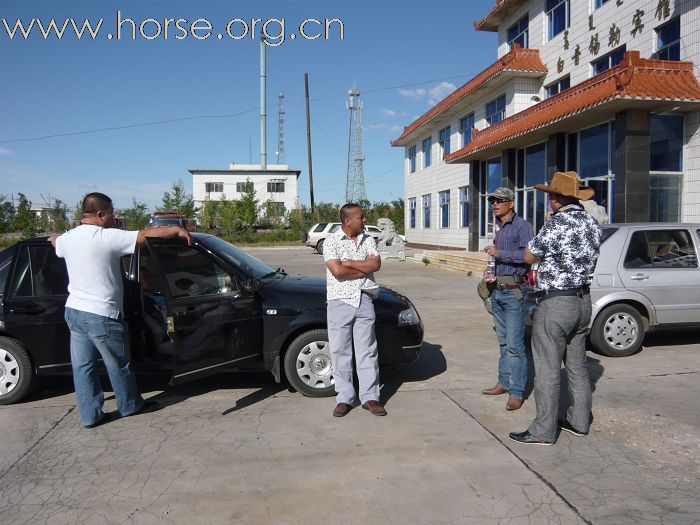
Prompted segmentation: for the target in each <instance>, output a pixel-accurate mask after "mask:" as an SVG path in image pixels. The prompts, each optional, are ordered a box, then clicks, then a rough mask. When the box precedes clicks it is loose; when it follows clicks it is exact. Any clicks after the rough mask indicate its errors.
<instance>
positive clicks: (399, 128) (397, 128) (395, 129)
mask: <svg viewBox="0 0 700 525" xmlns="http://www.w3.org/2000/svg"><path fill="white" fill-rule="evenodd" d="M402 131H403V126H391V127H390V128H389V133H391V134H392V135H393V134H394V133H400V132H402Z"/></svg>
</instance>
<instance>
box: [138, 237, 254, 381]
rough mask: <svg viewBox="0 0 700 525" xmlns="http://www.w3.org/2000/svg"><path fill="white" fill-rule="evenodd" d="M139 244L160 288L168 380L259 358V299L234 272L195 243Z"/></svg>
mask: <svg viewBox="0 0 700 525" xmlns="http://www.w3.org/2000/svg"><path fill="white" fill-rule="evenodd" d="M145 248H146V249H144V250H142V251H141V261H140V265H141V269H142V271H143V268H147V271H150V272H152V274H153V275H154V276H157V282H158V283H159V285H160V287H161V289H162V297H163V298H164V302H165V310H166V312H165V313H166V315H165V327H164V330H165V331H166V332H167V334H168V336H169V343H170V344H171V345H172V350H171V351H172V352H173V354H174V374H173V383H174V384H177V383H181V382H184V381H187V380H191V379H195V378H198V377H202V376H204V375H209V374H214V373H217V372H220V371H222V370H223V369H224V368H229V367H237V366H240V365H242V364H244V363H248V362H249V361H254V360H257V359H260V358H261V345H260V334H259V326H260V317H261V315H260V304H259V299H258V298H257V297H256V296H255V295H254V294H246V293H244V292H243V291H242V289H241V283H240V282H239V280H238V278H237V277H236V275H234V274H232V273H231V272H229V271H228V270H227V269H226V268H225V267H224V265H222V264H221V263H220V262H219V261H218V260H216V258H214V257H213V256H212V255H211V254H210V253H207V251H206V250H204V249H202V248H201V247H200V246H198V245H197V244H196V243H194V244H193V245H192V246H187V244H186V243H185V242H184V241H182V240H167V241H166V240H159V239H148V241H147V246H146V247H145ZM149 258H150V260H149ZM149 266H150V268H149ZM144 299H146V297H145V296H144ZM167 345H168V342H166V344H161V345H159V346H160V351H161V352H165V351H167Z"/></svg>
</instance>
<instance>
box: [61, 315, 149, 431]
mask: <svg viewBox="0 0 700 525" xmlns="http://www.w3.org/2000/svg"><path fill="white" fill-rule="evenodd" d="M65 318H66V323H67V324H68V328H69V329H70V359H71V364H72V366H73V384H74V385H75V396H76V398H77V403H78V412H79V413H80V422H81V424H82V425H83V426H85V425H92V424H94V423H97V422H98V421H99V420H100V419H102V417H104V412H102V405H103V404H104V392H103V391H102V383H101V382H100V377H99V374H98V371H97V360H98V358H99V357H102V361H103V362H104V364H105V367H106V368H107V373H108V374H109V381H110V383H112V388H113V389H114V396H115V397H116V399H117V408H118V409H119V412H120V413H121V415H122V416H128V415H131V414H133V413H134V412H136V411H138V410H139V409H140V408H141V407H142V406H143V398H142V397H141V394H140V393H139V389H138V387H137V386H136V379H135V378H134V373H133V371H132V370H131V366H130V353H129V329H128V326H127V324H126V323H125V322H124V321H119V320H117V319H110V318H109V317H104V316H102V315H97V314H91V313H88V312H82V311H80V310H74V309H73V308H66V314H65Z"/></svg>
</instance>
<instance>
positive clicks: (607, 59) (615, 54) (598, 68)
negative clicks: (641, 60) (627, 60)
mask: <svg viewBox="0 0 700 525" xmlns="http://www.w3.org/2000/svg"><path fill="white" fill-rule="evenodd" d="M626 49H627V47H626V46H622V47H618V48H617V49H616V50H615V51H612V52H611V53H608V54H607V55H605V56H602V57H600V58H599V59H598V60H595V61H593V62H591V65H592V66H593V74H594V75H598V74H599V73H602V72H603V71H607V70H608V69H610V68H611V67H615V66H616V65H618V64H619V63H620V61H621V60H622V57H623V56H624V55H625V51H626Z"/></svg>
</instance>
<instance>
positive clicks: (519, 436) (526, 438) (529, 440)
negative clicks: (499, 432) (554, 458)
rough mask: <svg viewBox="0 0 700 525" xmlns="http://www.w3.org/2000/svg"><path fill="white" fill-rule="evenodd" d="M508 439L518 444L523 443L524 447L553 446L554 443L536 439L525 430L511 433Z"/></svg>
mask: <svg viewBox="0 0 700 525" xmlns="http://www.w3.org/2000/svg"><path fill="white" fill-rule="evenodd" d="M508 437H509V438H510V439H512V440H513V441H517V442H518V443H523V444H525V445H545V446H549V445H554V441H542V440H541V439H537V438H536V437H535V436H533V435H532V434H530V431H529V430H525V431H524V432H511V433H510V434H508Z"/></svg>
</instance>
